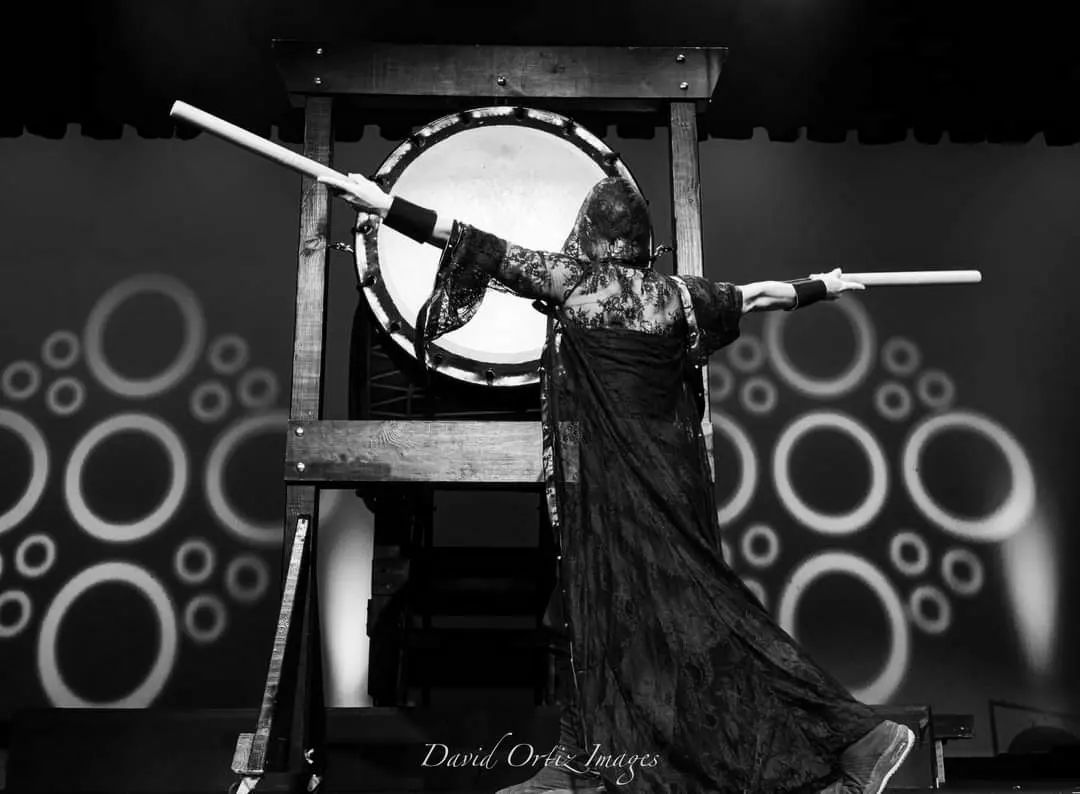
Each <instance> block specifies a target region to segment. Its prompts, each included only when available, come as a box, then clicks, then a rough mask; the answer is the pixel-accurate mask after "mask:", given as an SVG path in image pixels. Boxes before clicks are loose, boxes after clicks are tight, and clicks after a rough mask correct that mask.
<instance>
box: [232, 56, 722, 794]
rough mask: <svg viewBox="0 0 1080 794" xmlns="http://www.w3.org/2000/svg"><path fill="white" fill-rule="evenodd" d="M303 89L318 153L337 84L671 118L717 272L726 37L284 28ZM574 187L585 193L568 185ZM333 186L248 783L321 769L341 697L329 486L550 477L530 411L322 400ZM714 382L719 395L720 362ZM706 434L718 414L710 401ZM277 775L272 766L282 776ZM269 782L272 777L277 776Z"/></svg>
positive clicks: (680, 214)
mask: <svg viewBox="0 0 1080 794" xmlns="http://www.w3.org/2000/svg"><path fill="white" fill-rule="evenodd" d="M275 52H276V54H277V57H278V64H279V68H280V70H281V73H282V75H283V77H284V79H285V83H286V87H287V88H288V90H289V91H290V92H292V93H293V94H296V95H301V96H303V97H304V99H305V107H304V150H303V153H304V155H305V156H307V157H309V158H311V159H314V160H317V161H318V162H320V163H323V164H325V165H327V166H331V167H332V165H333V162H332V161H333V124H332V122H333V118H332V117H333V110H334V103H335V99H340V98H348V99H349V101H350V103H353V104H354V105H355V104H359V105H360V106H363V107H365V108H371V109H373V110H376V111H377V110H378V109H380V108H390V107H393V108H402V107H406V106H407V107H412V108H423V109H427V110H430V109H434V108H439V109H442V110H443V112H448V111H447V107H448V102H449V103H458V109H465V108H466V107H467V106H475V105H476V104H479V103H484V102H486V103H487V104H514V105H529V106H539V107H543V108H547V109H556V110H563V111H564V112H568V113H570V114H571V115H572V114H573V112H575V110H577V111H581V110H585V111H588V112H617V113H645V114H651V116H652V118H654V119H659V123H661V124H666V125H667V126H668V129H669V132H670V155H671V191H672V215H673V224H674V225H673V231H674V237H675V245H676V270H677V272H679V273H682V274H686V275H702V272H703V269H702V234H701V206H700V205H701V200H700V185H699V167H698V114H699V113H701V112H702V111H703V110H704V109H705V107H706V106H707V103H708V101H709V98H710V97H711V95H712V93H713V90H714V88H715V86H716V82H717V80H718V78H719V74H720V69H721V66H722V64H723V61H724V57H725V55H726V50H725V49H724V48H719V47H631V48H616V47H542V48H541V47H509V46H460V45H394V44H355V45H347V46H346V45H330V44H318V43H309V42H294V41H278V42H275ZM568 200H572V199H570V197H568ZM329 228H330V201H329V196H328V193H327V190H326V188H325V186H324V185H321V184H319V183H318V182H316V181H315V180H313V179H311V178H309V177H304V178H303V181H302V183H301V203H300V245H299V259H298V265H297V278H296V315H295V335H294V338H293V360H292V399H291V406H290V421H289V427H288V439H287V445H286V453H285V483H286V508H285V526H284V529H285V532H284V550H285V551H286V552H287V553H286V554H285V555H283V559H285V560H287V565H286V567H285V570H284V572H283V577H282V597H281V610H280V613H279V617H278V623H277V630H276V632H275V636H274V643H273V650H272V652H271V656H270V664H269V668H268V670H267V674H266V686H265V690H264V693H263V699H262V704H261V707H260V710H259V716H258V720H257V723H256V726H255V730H254V732H253V733H244V734H241V735H240V737H239V739H238V740H237V744H236V751H235V753H234V757H233V763H232V770H233V772H235V773H236V774H237V775H238V777H239V779H238V782H237V783H236V784H235V785H234V787H233V788H234V789H235V790H237V791H240V792H245V791H250V790H252V789H254V788H255V786H256V785H257V784H259V782H260V781H262V780H264V778H265V776H267V775H268V774H285V775H286V776H287V777H288V778H289V779H290V780H293V781H295V780H296V779H297V777H299V779H302V780H303V781H304V787H306V788H307V790H309V791H313V790H315V789H316V788H317V787H318V785H319V782H320V781H321V778H322V774H323V768H322V764H323V761H322V745H323V739H324V733H325V706H324V702H323V694H322V673H321V667H322V662H321V656H320V654H321V650H320V649H321V639H320V636H319V615H318V605H317V603H316V588H315V586H314V567H315V559H316V555H315V542H316V537H317V526H318V509H317V505H318V494H319V489H320V487H323V486H336V487H342V486H345V485H349V484H360V483H392V482H394V483H397V482H414V483H429V484H431V483H477V484H480V483H501V484H517V485H524V484H535V485H538V484H540V483H541V482H542V479H543V475H542V470H541V468H542V467H541V446H542V442H541V428H540V425H539V423H538V422H520V421H426V420H400V421H396V420H391V421H337V420H334V421H328V420H323V419H321V416H322V391H323V358H324V354H323V350H324V342H325V333H326V317H325V314H326V290H327V278H326V267H327V255H328V252H329V251H330V242H329V240H328V234H329ZM703 377H704V378H705V383H704V386H705V395H706V400H707V398H708V375H707V372H703ZM704 425H705V428H704V429H705V439H706V443H707V444H708V445H709V446H710V455H709V458H710V460H711V458H712V455H711V443H712V428H711V423H710V422H709V410H708V404H707V402H706V411H705V419H704ZM268 782H269V781H267V783H268ZM265 785H266V784H264V786H265Z"/></svg>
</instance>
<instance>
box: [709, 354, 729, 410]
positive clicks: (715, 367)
mask: <svg viewBox="0 0 1080 794" xmlns="http://www.w3.org/2000/svg"><path fill="white" fill-rule="evenodd" d="M734 388H735V376H734V375H732V374H731V370H730V369H728V368H727V367H725V366H724V365H723V364H721V363H719V362H716V363H712V364H709V398H710V399H711V400H712V402H716V403H718V402H723V401H724V400H726V399H727V398H728V396H729V395H730V394H731V392H732V390H733V389H734Z"/></svg>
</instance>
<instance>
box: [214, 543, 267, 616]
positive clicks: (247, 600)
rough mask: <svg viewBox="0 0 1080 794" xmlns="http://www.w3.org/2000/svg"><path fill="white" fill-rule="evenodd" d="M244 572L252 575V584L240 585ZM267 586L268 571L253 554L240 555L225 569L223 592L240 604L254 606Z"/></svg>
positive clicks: (263, 563)
mask: <svg viewBox="0 0 1080 794" xmlns="http://www.w3.org/2000/svg"><path fill="white" fill-rule="evenodd" d="M245 571H247V572H249V573H251V574H252V575H253V577H254V581H253V582H252V584H249V585H245V584H243V583H242V581H241V574H242V573H243V572H245ZM269 586H270V569H269V568H268V567H267V565H266V563H265V562H263V559H262V558H261V557H257V556H255V555H254V554H241V555H240V556H239V557H236V558H235V559H233V560H232V561H231V562H230V563H229V567H228V568H226V569H225V592H226V593H228V594H229V597H230V598H232V599H233V600H235V601H237V602H239V603H241V604H254V603H255V602H256V601H258V600H259V599H260V598H262V597H263V596H264V595H265V594H266V589H267V588H268V587H269Z"/></svg>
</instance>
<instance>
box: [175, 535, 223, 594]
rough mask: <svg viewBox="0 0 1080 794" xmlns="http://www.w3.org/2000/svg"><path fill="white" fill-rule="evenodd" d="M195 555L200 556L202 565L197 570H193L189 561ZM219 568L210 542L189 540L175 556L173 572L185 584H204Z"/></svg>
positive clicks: (179, 548) (195, 539)
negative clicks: (215, 569) (216, 568)
mask: <svg viewBox="0 0 1080 794" xmlns="http://www.w3.org/2000/svg"><path fill="white" fill-rule="evenodd" d="M193 555H198V556H199V558H200V559H201V563H200V564H199V566H198V567H197V568H192V567H191V565H190V563H189V560H190V558H191V557H192V556H193ZM215 567H217V555H216V554H215V553H214V548H213V546H211V545H210V544H209V542H207V541H205V540H203V539H202V538H188V539H187V540H185V541H184V542H183V543H181V544H180V545H179V547H177V549H176V554H175V555H174V556H173V570H174V571H175V572H176V578H177V579H179V580H180V581H181V582H183V583H184V584H191V585H195V584H202V583H203V582H205V581H206V580H207V579H209V578H210V576H211V575H212V574H213V573H214V568H215Z"/></svg>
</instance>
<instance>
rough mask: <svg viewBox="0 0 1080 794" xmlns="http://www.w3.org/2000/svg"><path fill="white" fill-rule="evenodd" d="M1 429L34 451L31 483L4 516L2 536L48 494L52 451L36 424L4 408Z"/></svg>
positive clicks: (0, 524) (0, 520) (1, 515)
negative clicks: (47, 485)
mask: <svg viewBox="0 0 1080 794" xmlns="http://www.w3.org/2000/svg"><path fill="white" fill-rule="evenodd" d="M0 427H6V428H7V429H8V430H10V431H11V432H12V433H14V434H15V435H17V436H18V437H19V438H21V439H22V440H23V443H25V444H26V447H27V449H28V450H30V481H29V482H28V483H27V484H26V489H25V490H24V491H23V492H22V496H20V497H19V500H18V501H17V502H15V504H13V505H12V506H11V507H9V508H8V509H7V510H5V511H4V512H3V513H0V535H2V534H3V533H5V532H7V531H8V530H9V529H12V528H14V527H16V526H18V525H19V524H20V523H21V522H22V520H23V519H25V518H26V517H27V516H28V515H30V513H32V512H33V510H34V508H35V507H37V504H38V502H39V501H40V500H41V495H42V494H43V493H45V484H46V483H47V482H48V481H49V448H48V447H47V446H46V445H45V437H44V436H43V435H41V431H40V430H38V429H37V426H35V425H34V423H33V422H31V421H30V420H29V419H27V418H25V417H23V416H21V415H19V414H17V413H15V412H14V411H10V410H8V409H7V408H0Z"/></svg>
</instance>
